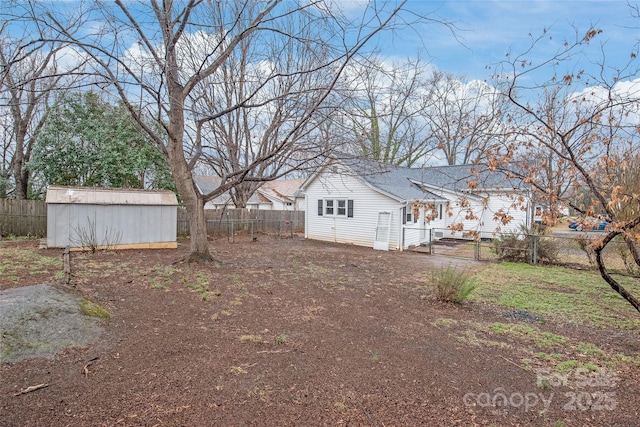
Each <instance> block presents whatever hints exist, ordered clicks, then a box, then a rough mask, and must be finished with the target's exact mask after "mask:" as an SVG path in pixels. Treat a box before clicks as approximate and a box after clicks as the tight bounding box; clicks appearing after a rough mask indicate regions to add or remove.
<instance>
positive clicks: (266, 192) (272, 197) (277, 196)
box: [256, 179, 305, 211]
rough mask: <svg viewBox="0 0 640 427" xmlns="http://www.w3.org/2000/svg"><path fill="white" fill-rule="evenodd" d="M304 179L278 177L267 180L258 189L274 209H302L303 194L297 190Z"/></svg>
mask: <svg viewBox="0 0 640 427" xmlns="http://www.w3.org/2000/svg"><path fill="white" fill-rule="evenodd" d="M304 181H305V180H304V179H278V180H275V181H267V182H265V183H264V184H262V186H261V187H260V188H258V190H257V191H256V193H258V194H259V195H260V196H262V197H264V198H265V199H268V200H269V201H271V203H272V207H271V209H273V210H274V211H299V210H303V209H304V196H302V195H300V194H299V192H298V190H299V189H300V186H301V185H302V184H303V183H304Z"/></svg>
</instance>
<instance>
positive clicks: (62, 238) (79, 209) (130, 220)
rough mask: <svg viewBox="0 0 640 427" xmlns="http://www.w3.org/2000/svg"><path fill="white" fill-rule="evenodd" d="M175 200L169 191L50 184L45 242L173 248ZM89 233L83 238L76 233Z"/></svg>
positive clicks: (51, 244)
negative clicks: (56, 185) (89, 235)
mask: <svg viewBox="0 0 640 427" xmlns="http://www.w3.org/2000/svg"><path fill="white" fill-rule="evenodd" d="M176 230H177V200H176V198H175V195H174V194H173V193H171V192H164V191H162V192H159V191H153V192H152V191H143V190H128V189H127V190H124V189H102V188H96V189H94V188H70V187H50V188H49V189H48V190H47V246H48V247H54V248H63V247H66V246H70V247H72V248H79V247H82V246H87V243H95V244H96V246H98V247H105V246H108V247H110V248H122V249H133V248H175V247H177V242H176ZM91 233H93V235H94V236H95V242H87V239H86V238H82V234H85V235H87V234H91Z"/></svg>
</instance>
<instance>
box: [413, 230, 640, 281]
mask: <svg viewBox="0 0 640 427" xmlns="http://www.w3.org/2000/svg"><path fill="white" fill-rule="evenodd" d="M434 235H435V233H432V234H431V236H434ZM439 236H443V237H439V238H435V239H432V240H431V241H429V242H427V243H425V244H423V245H422V246H423V248H424V251H426V252H428V253H431V254H439V255H446V256H452V257H460V258H469V259H475V260H478V261H506V260H508V261H519V262H527V263H530V264H554V265H564V266H567V267H571V268H579V269H595V268H596V260H595V253H594V251H593V249H592V248H591V244H592V243H593V241H594V240H595V239H600V238H602V236H603V234H602V233H597V232H592V233H575V234H572V235H561V234H549V235H528V236H521V237H520V238H519V239H482V240H479V241H476V240H473V238H472V237H462V236H456V237H446V235H445V234H440V235H439ZM602 256H603V260H604V264H605V266H606V267H607V269H609V271H611V272H612V273H620V274H628V275H636V276H637V275H640V269H639V268H638V266H637V265H636V264H635V262H634V260H633V256H632V255H631V252H630V251H629V248H628V246H627V244H626V242H624V241H623V240H622V239H621V238H616V239H614V240H613V241H612V242H610V243H609V244H608V245H607V246H606V247H605V249H604V250H603V251H602Z"/></svg>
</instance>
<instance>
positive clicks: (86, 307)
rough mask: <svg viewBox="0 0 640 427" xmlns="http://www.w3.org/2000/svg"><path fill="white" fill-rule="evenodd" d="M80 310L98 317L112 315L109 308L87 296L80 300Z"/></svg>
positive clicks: (106, 317) (86, 314)
mask: <svg viewBox="0 0 640 427" xmlns="http://www.w3.org/2000/svg"><path fill="white" fill-rule="evenodd" d="M80 310H81V311H82V313H83V314H84V315H85V316H90V317H96V318H98V319H108V318H109V317H111V315H110V314H109V312H108V311H107V310H105V309H104V308H102V307H100V306H99V305H98V304H96V303H95V302H92V301H89V300H88V299H86V298H82V300H81V301H80Z"/></svg>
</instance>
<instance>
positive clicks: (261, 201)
mask: <svg viewBox="0 0 640 427" xmlns="http://www.w3.org/2000/svg"><path fill="white" fill-rule="evenodd" d="M193 179H194V180H195V182H196V186H197V187H198V190H199V191H200V193H201V194H208V193H211V192H212V191H214V190H215V189H216V188H218V187H219V186H220V183H221V182H222V178H220V177H217V176H204V175H195V176H194V177H193ZM303 182H304V180H303V179H281V180H275V181H267V182H265V183H264V184H262V185H261V186H260V188H258V189H257V190H256V191H255V193H253V194H252V195H251V197H249V200H248V201H247V209H248V210H252V209H260V210H280V211H290V210H302V207H303V205H304V203H303V202H304V197H303V196H299V195H297V192H298V189H299V188H300V185H301V184H302V183H303ZM204 208H205V209H224V208H235V205H234V204H233V199H232V198H231V194H229V192H228V191H227V192H225V193H223V194H222V195H220V196H218V197H216V198H214V199H213V200H210V201H208V202H207V203H206V204H205V205H204Z"/></svg>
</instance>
